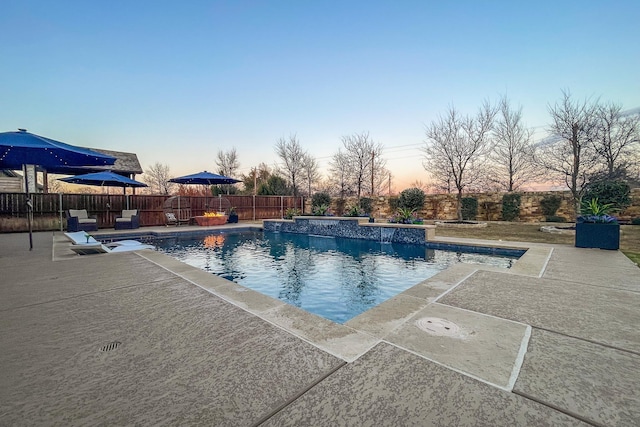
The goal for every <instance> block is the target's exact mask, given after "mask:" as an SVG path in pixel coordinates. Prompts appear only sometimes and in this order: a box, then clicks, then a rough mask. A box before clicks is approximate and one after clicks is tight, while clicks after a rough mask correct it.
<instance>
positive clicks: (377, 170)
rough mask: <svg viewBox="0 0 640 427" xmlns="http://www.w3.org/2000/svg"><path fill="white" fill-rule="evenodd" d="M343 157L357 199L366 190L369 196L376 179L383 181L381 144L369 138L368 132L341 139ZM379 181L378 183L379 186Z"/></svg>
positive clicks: (383, 170) (374, 187)
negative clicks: (349, 172) (346, 163)
mask: <svg viewBox="0 0 640 427" xmlns="http://www.w3.org/2000/svg"><path fill="white" fill-rule="evenodd" d="M342 144H343V145H344V148H345V153H344V155H345V156H346V158H347V162H348V164H349V166H350V167H351V171H352V174H351V179H352V182H353V187H354V189H355V191H356V195H357V196H358V199H359V198H360V197H361V196H362V193H364V192H365V191H366V190H369V193H370V194H373V193H374V191H376V179H377V178H380V177H381V176H382V178H381V179H384V177H386V170H385V169H384V165H385V163H386V162H385V160H384V159H383V158H382V144H379V143H376V142H374V141H373V140H371V139H370V138H369V133H368V132H363V133H361V134H353V135H349V136H344V137H342ZM379 182H380V180H379V181H378V185H379Z"/></svg>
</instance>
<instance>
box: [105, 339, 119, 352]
mask: <svg viewBox="0 0 640 427" xmlns="http://www.w3.org/2000/svg"><path fill="white" fill-rule="evenodd" d="M120 344H122V343H121V342H120V341H114V342H110V343H109V344H107V345H103V346H102V347H100V351H111V350H115V349H116V348H118V346H119V345H120Z"/></svg>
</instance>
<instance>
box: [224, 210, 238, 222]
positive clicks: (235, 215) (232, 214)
mask: <svg viewBox="0 0 640 427" xmlns="http://www.w3.org/2000/svg"><path fill="white" fill-rule="evenodd" d="M227 222H228V223H230V224H231V223H236V222H238V213H237V212H236V208H234V207H230V208H229V218H228V219H227Z"/></svg>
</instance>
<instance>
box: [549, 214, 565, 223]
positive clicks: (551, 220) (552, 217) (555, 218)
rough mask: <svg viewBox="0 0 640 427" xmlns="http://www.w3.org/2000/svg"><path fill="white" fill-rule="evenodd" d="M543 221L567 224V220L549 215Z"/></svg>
mask: <svg viewBox="0 0 640 427" xmlns="http://www.w3.org/2000/svg"><path fill="white" fill-rule="evenodd" d="M545 221H547V222H567V219H566V218H565V217H563V216H556V215H551V216H547V217H545Z"/></svg>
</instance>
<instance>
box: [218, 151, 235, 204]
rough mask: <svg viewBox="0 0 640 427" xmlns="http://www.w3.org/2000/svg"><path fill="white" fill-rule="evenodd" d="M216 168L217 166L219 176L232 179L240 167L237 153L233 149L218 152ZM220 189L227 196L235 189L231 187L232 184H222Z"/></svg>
mask: <svg viewBox="0 0 640 427" xmlns="http://www.w3.org/2000/svg"><path fill="white" fill-rule="evenodd" d="M216 166H218V173H219V174H220V175H224V176H228V177H231V178H234V175H235V173H236V171H237V170H238V168H239V167H240V162H239V161H238V153H237V151H236V149H235V147H234V148H232V149H231V150H229V151H222V150H218V154H217V155H216ZM222 189H223V190H224V191H225V192H226V193H227V194H229V193H230V192H231V191H232V189H235V187H233V184H224V185H223V186H222Z"/></svg>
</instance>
